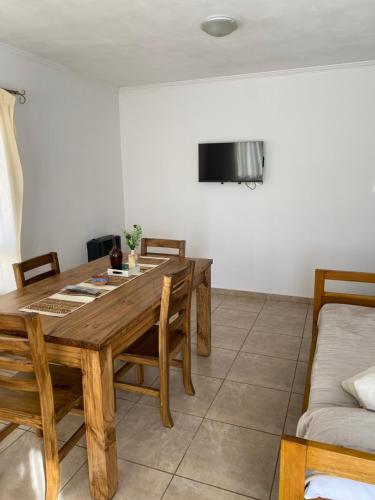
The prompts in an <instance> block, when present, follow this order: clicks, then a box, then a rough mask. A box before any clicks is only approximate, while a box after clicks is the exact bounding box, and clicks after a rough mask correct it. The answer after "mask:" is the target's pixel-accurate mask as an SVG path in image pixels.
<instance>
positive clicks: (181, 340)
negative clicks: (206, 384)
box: [114, 261, 195, 427]
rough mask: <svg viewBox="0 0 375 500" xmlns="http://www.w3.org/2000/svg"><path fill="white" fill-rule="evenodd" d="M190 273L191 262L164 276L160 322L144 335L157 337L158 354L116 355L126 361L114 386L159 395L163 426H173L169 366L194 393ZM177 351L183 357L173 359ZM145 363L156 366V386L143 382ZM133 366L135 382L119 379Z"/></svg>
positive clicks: (191, 270) (191, 280)
mask: <svg viewBox="0 0 375 500" xmlns="http://www.w3.org/2000/svg"><path fill="white" fill-rule="evenodd" d="M193 275H194V262H192V261H190V262H189V263H188V265H187V266H186V267H185V268H184V269H182V270H181V271H178V272H176V273H172V274H168V275H165V276H164V280H163V290H162V297H161V306H160V320H159V325H158V326H157V325H155V327H153V328H152V329H151V331H148V332H146V334H145V335H146V336H150V334H151V335H152V334H154V335H155V336H157V342H158V355H157V356H150V355H144V354H138V353H132V352H124V353H122V354H120V355H119V356H117V359H119V360H121V361H125V363H126V364H125V365H124V366H123V367H121V368H120V369H119V370H117V371H116V372H115V376H114V380H115V382H114V386H115V388H116V389H120V390H125V391H129V392H133V393H135V394H142V395H146V396H152V397H156V398H159V399H160V413H161V418H162V422H163V424H164V425H165V427H173V419H172V416H171V413H170V409H169V367H170V366H175V367H179V368H182V373H183V384H184V388H185V392H186V393H187V394H189V395H194V394H195V391H194V387H193V383H192V380H191V339H190V310H191V292H192V283H193ZM173 334H174V335H173ZM141 341H142V339H141ZM131 347H132V346H130V351H131ZM180 351H182V360H180V359H175V357H176V355H177V354H178V352H180ZM145 365H146V366H156V367H158V368H159V380H160V384H159V389H156V388H154V387H148V386H144V385H142V384H143V366H145ZM133 366H135V367H136V383H135V384H130V383H125V382H122V381H121V380H120V377H121V376H122V375H123V374H124V373H126V372H127V371H128V370H129V369H130V368H132V367H133Z"/></svg>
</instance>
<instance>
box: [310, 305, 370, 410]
mask: <svg viewBox="0 0 375 500" xmlns="http://www.w3.org/2000/svg"><path fill="white" fill-rule="evenodd" d="M318 327H319V335H318V342H317V349H316V352H315V358H314V364H313V369H312V372H311V390H310V398H309V409H313V408H324V407H327V406H346V407H358V403H357V401H356V400H355V399H354V398H353V397H352V396H351V395H350V394H348V393H346V392H345V391H344V389H343V388H342V385H341V383H342V381H343V380H345V379H347V378H349V377H352V376H353V375H355V374H356V373H359V372H361V371H363V370H366V369H367V368H369V367H370V366H372V365H373V364H374V360H375V308H371V307H361V306H353V305H346V304H326V305H325V306H324V307H323V308H322V309H321V311H320V315H319V322H318Z"/></svg>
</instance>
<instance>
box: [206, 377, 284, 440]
mask: <svg viewBox="0 0 375 500" xmlns="http://www.w3.org/2000/svg"><path fill="white" fill-rule="evenodd" d="M288 403H289V393H288V392H284V391H277V390H275V389H268V388H264V387H257V386H255V385H248V384H240V383H238V382H229V381H225V382H224V384H223V385H222V387H221V389H220V391H219V393H218V395H217V396H216V398H215V401H214V402H213V404H212V406H211V408H210V410H209V412H208V413H207V418H209V419H212V420H218V421H220V422H226V423H228V424H233V425H240V426H242V427H248V428H250V429H255V430H259V431H264V432H270V433H272V434H281V433H282V431H283V427H284V422H285V417H286V412H287V408H288Z"/></svg>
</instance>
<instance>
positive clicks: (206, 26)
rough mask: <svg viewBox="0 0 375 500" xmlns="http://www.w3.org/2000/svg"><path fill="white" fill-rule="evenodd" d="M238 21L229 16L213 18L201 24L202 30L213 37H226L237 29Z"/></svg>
mask: <svg viewBox="0 0 375 500" xmlns="http://www.w3.org/2000/svg"><path fill="white" fill-rule="evenodd" d="M237 27H238V23H237V21H236V19H233V17H228V16H211V17H208V18H207V19H206V20H205V21H203V22H202V23H201V28H202V30H203V31H204V32H205V33H207V34H208V35H211V36H218V37H220V36H226V35H230V34H231V33H233V31H234V30H235V29H237Z"/></svg>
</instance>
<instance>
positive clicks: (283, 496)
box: [279, 435, 375, 500]
mask: <svg viewBox="0 0 375 500" xmlns="http://www.w3.org/2000/svg"><path fill="white" fill-rule="evenodd" d="M308 469H310V470H315V471H318V472H321V473H324V474H329V475H332V476H339V477H343V478H347V479H353V480H355V481H361V482H363V483H370V484H375V455H373V454H371V453H366V452H363V451H357V450H353V449H350V448H343V447H340V446H334V445H330V444H326V443H319V442H317V441H308V440H306V439H300V438H297V437H292V436H286V435H284V436H282V439H281V453H280V484H279V500H303V498H304V490H305V475H306V470H308Z"/></svg>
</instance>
